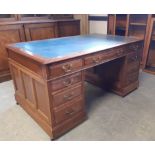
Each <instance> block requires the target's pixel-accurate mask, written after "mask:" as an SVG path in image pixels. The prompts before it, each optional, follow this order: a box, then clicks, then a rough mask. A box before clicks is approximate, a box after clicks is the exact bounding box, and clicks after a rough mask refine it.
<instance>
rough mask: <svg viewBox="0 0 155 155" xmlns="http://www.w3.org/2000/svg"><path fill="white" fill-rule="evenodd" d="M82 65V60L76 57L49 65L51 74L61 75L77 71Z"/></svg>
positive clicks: (54, 75) (53, 75)
mask: <svg viewBox="0 0 155 155" xmlns="http://www.w3.org/2000/svg"><path fill="white" fill-rule="evenodd" d="M81 67H82V60H81V59H76V60H72V61H67V62H65V63H59V64H55V65H51V66H50V67H49V72H50V76H52V77H59V76H62V75H65V74H68V73H71V72H73V71H76V70H78V69H80V68H81Z"/></svg>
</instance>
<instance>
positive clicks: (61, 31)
mask: <svg viewBox="0 0 155 155" xmlns="http://www.w3.org/2000/svg"><path fill="white" fill-rule="evenodd" d="M79 34H80V20H74V21H59V22H58V36H59V37H66V36H74V35H79Z"/></svg>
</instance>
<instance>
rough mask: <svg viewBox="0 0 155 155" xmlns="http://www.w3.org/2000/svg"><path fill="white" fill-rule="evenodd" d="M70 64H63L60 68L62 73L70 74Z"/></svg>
mask: <svg viewBox="0 0 155 155" xmlns="http://www.w3.org/2000/svg"><path fill="white" fill-rule="evenodd" d="M72 66H73V65H72V64H65V65H63V66H62V69H63V70H64V72H66V73H67V72H70V71H71V70H72Z"/></svg>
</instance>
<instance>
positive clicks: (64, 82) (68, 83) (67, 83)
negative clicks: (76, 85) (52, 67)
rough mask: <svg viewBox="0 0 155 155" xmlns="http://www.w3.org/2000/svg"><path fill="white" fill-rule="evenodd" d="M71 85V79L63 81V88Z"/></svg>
mask: <svg viewBox="0 0 155 155" xmlns="http://www.w3.org/2000/svg"><path fill="white" fill-rule="evenodd" d="M72 83H73V79H67V80H64V81H63V84H64V86H66V87H68V86H70V85H72Z"/></svg>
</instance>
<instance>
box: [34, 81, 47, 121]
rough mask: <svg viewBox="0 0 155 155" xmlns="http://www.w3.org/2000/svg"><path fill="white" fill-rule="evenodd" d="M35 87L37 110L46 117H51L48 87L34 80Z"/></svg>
mask: <svg viewBox="0 0 155 155" xmlns="http://www.w3.org/2000/svg"><path fill="white" fill-rule="evenodd" d="M34 89H35V93H36V101H37V107H36V108H37V111H38V112H39V113H40V114H41V115H42V116H43V117H44V118H45V119H49V114H50V107H49V103H48V96H47V89H46V87H45V85H43V84H41V83H39V82H38V81H35V80H34Z"/></svg>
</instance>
